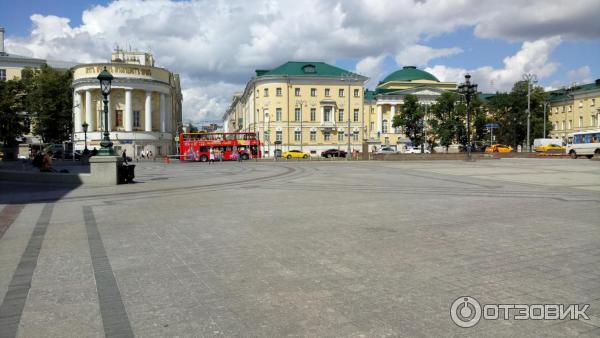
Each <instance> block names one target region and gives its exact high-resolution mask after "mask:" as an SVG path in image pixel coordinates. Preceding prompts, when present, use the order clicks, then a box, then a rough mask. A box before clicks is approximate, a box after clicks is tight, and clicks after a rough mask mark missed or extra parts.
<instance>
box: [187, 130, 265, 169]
mask: <svg viewBox="0 0 600 338" xmlns="http://www.w3.org/2000/svg"><path fill="white" fill-rule="evenodd" d="M211 152H212V153H213V154H214V158H215V160H219V159H222V160H237V159H239V158H240V157H241V158H242V159H243V160H248V159H250V158H260V157H261V152H260V142H259V140H258V139H257V138H256V134H255V133H181V134H180V135H179V159H180V160H181V161H199V162H206V161H208V160H209V159H210V154H211Z"/></svg>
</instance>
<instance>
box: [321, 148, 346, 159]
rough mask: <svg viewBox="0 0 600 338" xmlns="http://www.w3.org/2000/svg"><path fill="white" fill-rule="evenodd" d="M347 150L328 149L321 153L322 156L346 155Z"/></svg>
mask: <svg viewBox="0 0 600 338" xmlns="http://www.w3.org/2000/svg"><path fill="white" fill-rule="evenodd" d="M346 154H347V152H345V151H343V150H339V149H335V148H332V149H327V150H325V151H324V152H322V153H321V156H322V157H346Z"/></svg>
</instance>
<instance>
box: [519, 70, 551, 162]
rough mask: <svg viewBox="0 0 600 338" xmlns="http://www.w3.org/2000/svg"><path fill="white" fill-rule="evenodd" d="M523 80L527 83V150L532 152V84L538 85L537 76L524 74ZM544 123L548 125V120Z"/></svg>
mask: <svg viewBox="0 0 600 338" xmlns="http://www.w3.org/2000/svg"><path fill="white" fill-rule="evenodd" d="M523 80H525V81H527V150H528V151H529V152H531V143H530V135H531V82H533V83H536V82H537V76H536V75H535V74H524V75H523ZM544 113H545V111H544ZM544 123H546V120H544ZM545 133H546V131H545V129H544V134H545Z"/></svg>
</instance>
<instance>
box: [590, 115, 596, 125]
mask: <svg viewBox="0 0 600 338" xmlns="http://www.w3.org/2000/svg"><path fill="white" fill-rule="evenodd" d="M590 125H591V126H592V127H595V126H596V116H594V115H592V119H591V120H590Z"/></svg>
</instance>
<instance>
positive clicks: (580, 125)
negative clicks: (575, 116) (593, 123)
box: [579, 116, 583, 128]
mask: <svg viewBox="0 0 600 338" xmlns="http://www.w3.org/2000/svg"><path fill="white" fill-rule="evenodd" d="M581 127H583V116H579V128H581Z"/></svg>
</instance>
